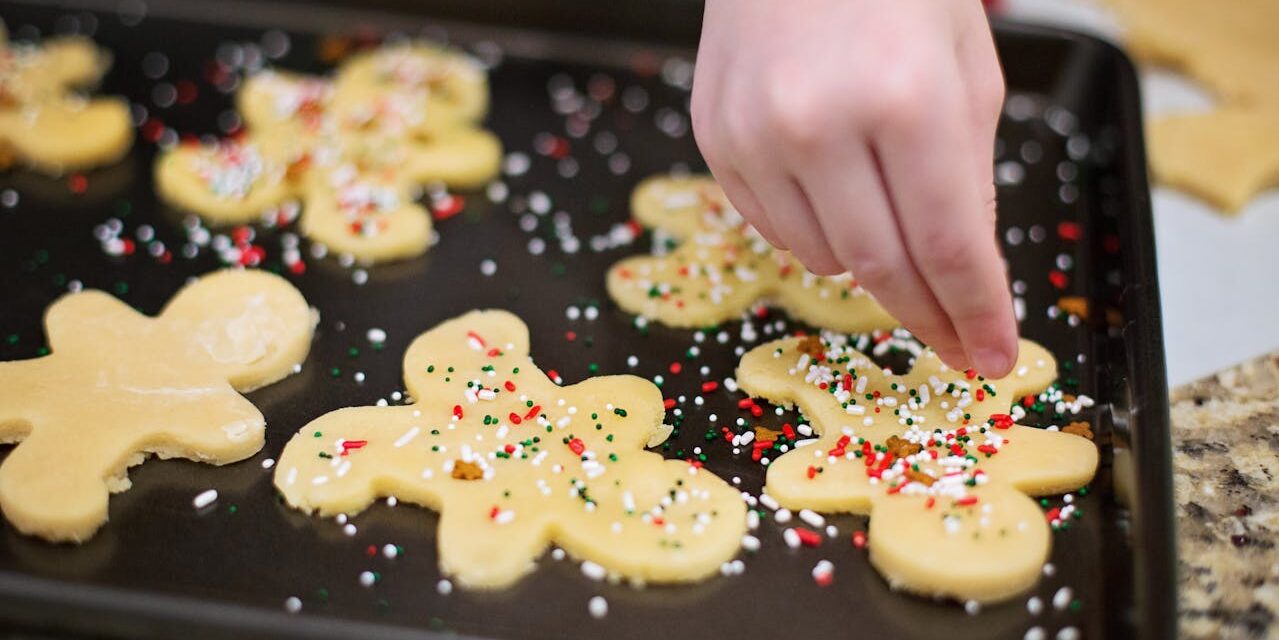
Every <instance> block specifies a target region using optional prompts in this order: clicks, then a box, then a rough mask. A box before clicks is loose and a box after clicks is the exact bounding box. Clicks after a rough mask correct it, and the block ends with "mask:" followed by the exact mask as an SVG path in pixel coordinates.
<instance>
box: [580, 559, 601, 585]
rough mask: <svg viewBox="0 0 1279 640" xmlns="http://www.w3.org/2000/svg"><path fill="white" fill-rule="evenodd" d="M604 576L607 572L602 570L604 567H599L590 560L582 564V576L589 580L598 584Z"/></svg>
mask: <svg viewBox="0 0 1279 640" xmlns="http://www.w3.org/2000/svg"><path fill="white" fill-rule="evenodd" d="M606 574H607V572H606V571H605V570H604V567H601V566H600V565H598V564H595V563H594V562H591V561H590V560H587V561H586V562H583V563H582V575H584V576H586V577H587V578H590V579H591V580H595V581H597V582H598V581H600V580H603V579H604V576H605V575H606Z"/></svg>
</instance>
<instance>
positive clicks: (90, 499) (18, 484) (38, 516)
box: [0, 429, 135, 542]
mask: <svg viewBox="0 0 1279 640" xmlns="http://www.w3.org/2000/svg"><path fill="white" fill-rule="evenodd" d="M66 435H67V432H66V431H62V432H61V433H59V432H58V431H55V430H48V429H45V430H41V429H37V430H35V431H33V432H32V433H31V435H29V436H28V437H27V438H26V439H25V440H23V442H22V444H21V445H20V446H18V447H17V448H16V449H14V450H13V452H12V453H10V454H9V457H8V458H7V459H6V460H5V461H4V465H3V466H0V509H3V510H4V515H5V517H6V518H8V519H9V522H11V523H13V526H14V527H16V528H17V529H18V531H21V532H22V533H24V534H27V535H33V536H39V537H41V538H44V539H46V540H49V541H51V542H81V541H83V540H86V539H88V538H89V536H91V535H93V533H94V532H95V531H97V530H98V527H100V526H102V525H103V524H104V523H105V522H106V521H107V498H108V496H109V495H110V490H109V488H108V485H107V481H108V479H110V478H115V477H119V476H120V475H122V474H123V472H124V471H125V469H126V468H127V467H128V464H129V463H130V462H133V461H135V459H134V457H133V456H132V455H131V454H132V453H133V451H132V449H131V448H130V447H129V446H128V445H127V444H126V445H124V446H121V447H119V448H117V449H114V450H112V449H111V448H109V447H94V448H91V449H88V448H86V449H79V450H77V449H75V448H73V447H70V446H68V443H67V442H66V441H65V440H66V438H65V436H66ZM116 461H118V462H116ZM107 466H115V467H116V468H114V469H109V470H106V472H105V473H104V472H103V471H104V467H107ZM126 482H127V480H126Z"/></svg>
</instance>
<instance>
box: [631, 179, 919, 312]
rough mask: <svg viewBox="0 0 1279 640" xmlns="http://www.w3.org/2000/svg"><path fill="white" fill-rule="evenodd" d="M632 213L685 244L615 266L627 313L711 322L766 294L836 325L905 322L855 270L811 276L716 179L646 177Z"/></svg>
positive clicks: (741, 309)
mask: <svg viewBox="0 0 1279 640" xmlns="http://www.w3.org/2000/svg"><path fill="white" fill-rule="evenodd" d="M631 213H632V215H633V216H634V217H635V220H636V221H638V222H639V223H640V224H642V225H644V226H646V227H650V228H653V229H657V230H660V231H663V232H665V233H668V234H670V235H671V236H672V237H673V238H674V239H675V240H677V241H679V242H681V244H680V246H679V247H677V248H676V249H674V250H673V251H672V252H670V254H668V255H662V256H635V257H632V258H627V259H625V260H622V261H621V262H619V263H617V264H615V265H613V267H612V268H611V269H609V272H608V277H607V286H608V292H609V295H610V296H612V298H613V300H614V301H615V302H616V303H617V304H618V306H620V307H621V308H622V309H625V310H626V311H628V312H630V313H635V314H638V315H641V316H644V317H646V318H650V319H655V320H657V321H659V322H661V323H663V324H666V325H670V326H673V327H704V326H708V325H714V324H718V323H720V322H724V321H726V320H731V319H733V318H737V317H738V316H740V315H741V314H742V312H744V311H746V310H748V309H749V308H750V307H751V306H752V305H754V304H755V303H756V302H758V301H760V300H769V301H771V302H774V303H776V304H777V305H778V306H780V307H782V308H783V309H785V310H786V311H787V313H789V314H790V315H791V316H792V317H794V318H796V319H798V320H802V321H804V322H807V323H809V324H812V325H815V326H820V327H826V328H830V329H834V330H837V331H849V332H864V331H870V330H873V329H888V328H892V327H896V326H897V325H898V323H897V321H896V320H894V319H893V317H892V316H890V315H888V313H887V312H886V311H884V309H883V308H882V307H880V306H879V304H878V303H877V302H875V300H874V298H872V297H871V296H870V294H869V293H867V292H866V291H865V290H864V289H862V288H861V287H860V286H858V285H857V281H856V280H855V279H853V277H852V276H850V275H848V274H844V275H841V276H833V277H822V276H816V275H813V274H812V273H809V272H808V271H807V270H805V269H804V267H803V265H801V264H800V263H799V261H797V260H795V258H793V257H791V255H790V254H789V253H787V252H785V251H778V250H776V249H774V248H773V247H772V246H770V245H769V244H768V242H767V241H765V240H764V239H763V237H761V236H760V235H759V234H758V233H757V232H756V231H755V230H754V228H752V227H751V226H750V225H748V224H746V222H745V221H743V220H742V218H741V216H740V215H738V213H737V211H735V210H734V209H733V207H732V205H731V204H729V202H728V199H727V198H726V197H725V196H724V192H723V191H722V190H720V188H719V185H717V184H716V183H715V181H714V180H713V179H712V178H710V177H707V176H694V177H668V176H657V177H653V178H649V179H647V180H645V181H644V182H642V183H641V184H640V185H639V186H638V187H636V189H635V192H634V193H633V194H632V196H631Z"/></svg>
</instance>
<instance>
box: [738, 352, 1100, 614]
mask: <svg viewBox="0 0 1279 640" xmlns="http://www.w3.org/2000/svg"><path fill="white" fill-rule="evenodd" d="M1056 371H1057V367H1056V362H1055V361H1054V360H1053V357H1052V355H1051V354H1049V353H1048V352H1047V351H1045V350H1044V348H1043V347H1040V346H1039V345H1037V344H1035V343H1034V342H1030V341H1028V340H1022V341H1021V351H1020V356H1019V358H1018V362H1017V365H1016V366H1015V367H1014V369H1013V373H1012V374H1010V375H1009V377H1007V378H1004V379H1000V380H986V379H983V378H981V377H980V376H976V375H975V374H972V373H965V372H958V371H954V370H951V369H948V368H946V366H945V365H944V364H942V362H941V360H940V359H939V358H937V356H936V354H934V353H933V352H932V351H931V350H928V351H925V352H924V353H923V354H922V355H920V356H919V358H918V359H917V360H916V362H915V365H914V368H913V369H912V370H911V371H910V372H909V373H907V374H906V375H903V376H890V375H886V374H885V373H884V372H883V370H882V369H880V368H879V367H878V366H877V365H875V364H874V363H873V362H872V361H871V360H870V358H868V357H867V356H865V355H862V354H861V353H858V352H857V351H855V350H853V349H852V347H851V346H849V343H848V340H847V337H846V336H843V335H840V334H833V333H823V334H822V335H821V336H820V337H819V336H809V337H805V338H798V337H796V338H786V339H782V340H776V341H773V342H770V343H768V344H765V345H762V346H760V347H757V348H755V349H753V350H751V351H750V352H749V353H747V354H746V355H745V356H744V357H743V358H742V361H741V363H740V365H739V366H738V369H737V381H738V384H740V385H741V388H742V389H743V390H744V391H746V392H747V393H749V394H750V395H752V396H757V397H763V398H765V399H767V400H768V401H770V402H773V403H777V404H780V405H798V407H799V409H800V410H801V411H802V412H803V413H804V414H805V415H806V416H808V418H809V419H810V420H811V421H812V426H813V428H814V430H815V432H816V433H817V434H819V435H820V439H819V440H818V441H817V442H814V443H812V444H810V445H806V446H803V447H799V448H796V449H793V450H791V451H790V452H788V453H785V454H783V455H782V456H781V457H779V458H778V459H777V460H775V461H773V462H772V464H770V465H769V467H768V475H767V482H766V484H765V492H766V493H767V494H768V495H770V496H772V497H774V498H776V499H777V502H778V503H779V504H781V505H782V506H783V507H786V508H789V509H813V510H814V511H825V512H851V513H861V514H870V515H871V519H870V530H869V532H868V533H869V548H870V560H871V564H872V565H874V566H875V568H876V569H877V570H879V572H880V573H882V574H883V575H884V577H885V578H886V579H887V580H888V582H889V583H890V584H892V585H893V586H894V587H895V588H900V589H904V590H907V591H910V592H913V593H917V594H920V595H925V596H934V597H950V598H956V599H959V600H975V601H978V602H993V601H999V600H1005V599H1008V598H1011V597H1013V596H1016V595H1017V594H1019V593H1021V592H1023V591H1025V590H1026V589H1028V588H1030V587H1031V586H1032V585H1034V584H1035V582H1036V580H1037V579H1038V577H1039V573H1040V568H1041V567H1042V566H1043V563H1044V562H1045V561H1046V560H1047V558H1048V552H1049V547H1050V544H1051V541H1050V534H1049V527H1048V524H1047V522H1046V521H1045V517H1044V513H1043V512H1042V511H1041V510H1040V509H1039V508H1038V507H1037V506H1036V504H1035V502H1034V501H1033V500H1031V499H1030V498H1029V497H1027V494H1029V495H1035V496H1038V495H1050V494H1057V493H1062V492H1065V491H1070V490H1074V489H1077V488H1079V487H1080V486H1082V485H1084V484H1087V483H1088V482H1089V481H1090V480H1091V479H1092V477H1093V473H1094V472H1095V471H1096V468H1097V448H1096V447H1095V446H1094V445H1093V443H1092V442H1091V441H1089V440H1087V439H1085V438H1082V437H1079V436H1074V435H1070V434H1066V433H1061V432H1057V431H1048V430H1045V429H1037V428H1032V427H1023V426H1019V425H1016V424H1013V419H1012V418H1011V417H1010V416H1009V415H1007V414H1004V413H999V412H1001V411H1003V410H1005V409H1001V408H1006V407H1008V406H1009V405H1010V404H1011V403H1013V402H1016V401H1018V400H1019V399H1021V398H1022V397H1023V396H1025V395H1027V394H1034V393H1038V392H1040V391H1042V390H1043V389H1045V388H1046V387H1047V386H1048V385H1049V384H1051V383H1052V381H1053V379H1054V378H1055V377H1056ZM965 438H967V440H965ZM934 456H936V457H934ZM912 465H917V466H916V467H914V468H912Z"/></svg>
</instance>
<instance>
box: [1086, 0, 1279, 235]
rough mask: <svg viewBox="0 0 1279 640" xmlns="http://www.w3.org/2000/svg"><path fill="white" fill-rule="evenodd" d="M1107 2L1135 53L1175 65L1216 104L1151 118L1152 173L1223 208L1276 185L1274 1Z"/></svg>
mask: <svg viewBox="0 0 1279 640" xmlns="http://www.w3.org/2000/svg"><path fill="white" fill-rule="evenodd" d="M1110 3H1111V4H1112V5H1113V6H1114V7H1115V10H1116V12H1117V13H1118V14H1119V16H1120V18H1121V19H1123V21H1124V23H1125V24H1126V26H1127V28H1128V36H1127V39H1128V44H1129V46H1130V48H1131V49H1132V51H1133V52H1134V53H1135V54H1137V55H1138V56H1139V57H1141V58H1143V59H1145V60H1147V61H1149V62H1151V63H1154V64H1161V65H1168V66H1170V67H1173V68H1176V69H1179V70H1181V71H1184V72H1185V73H1186V74H1188V75H1190V76H1192V77H1193V78H1194V79H1195V80H1196V81H1198V82H1200V83H1202V84H1203V85H1204V86H1205V87H1207V88H1208V89H1209V90H1210V91H1212V92H1213V93H1214V94H1216V97H1217V98H1218V100H1219V101H1220V103H1219V104H1218V105H1216V107H1215V108H1214V109H1213V110H1212V111H1209V112H1206V113H1196V114H1189V113H1187V114H1176V115H1170V116H1168V115H1161V116H1156V117H1155V118H1153V119H1152V120H1151V124H1150V127H1149V130H1148V134H1149V138H1150V161H1151V167H1152V169H1153V171H1154V174H1155V177H1156V178H1158V180H1159V181H1160V182H1163V183H1166V184H1168V185H1171V186H1174V187H1177V188H1180V189H1185V190H1186V191H1188V192H1190V193H1192V194H1194V195H1196V196H1198V197H1201V198H1203V199H1205V200H1207V201H1208V202H1210V203H1212V204H1213V205H1216V206H1218V207H1220V208H1222V209H1224V210H1226V211H1228V212H1235V211H1238V210H1239V209H1241V208H1243V206H1244V205H1246V204H1247V203H1248V201H1249V200H1250V199H1251V198H1252V197H1253V196H1255V195H1256V194H1257V193H1259V192H1260V191H1262V190H1264V189H1267V188H1270V187H1274V186H1279V154H1276V151H1275V149H1276V145H1277V144H1279V31H1277V29H1279V27H1276V25H1279V3H1276V2H1274V1H1273V0H1233V1H1232V2H1229V3H1224V4H1223V3H1216V2H1203V1H1202V0H1110Z"/></svg>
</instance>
